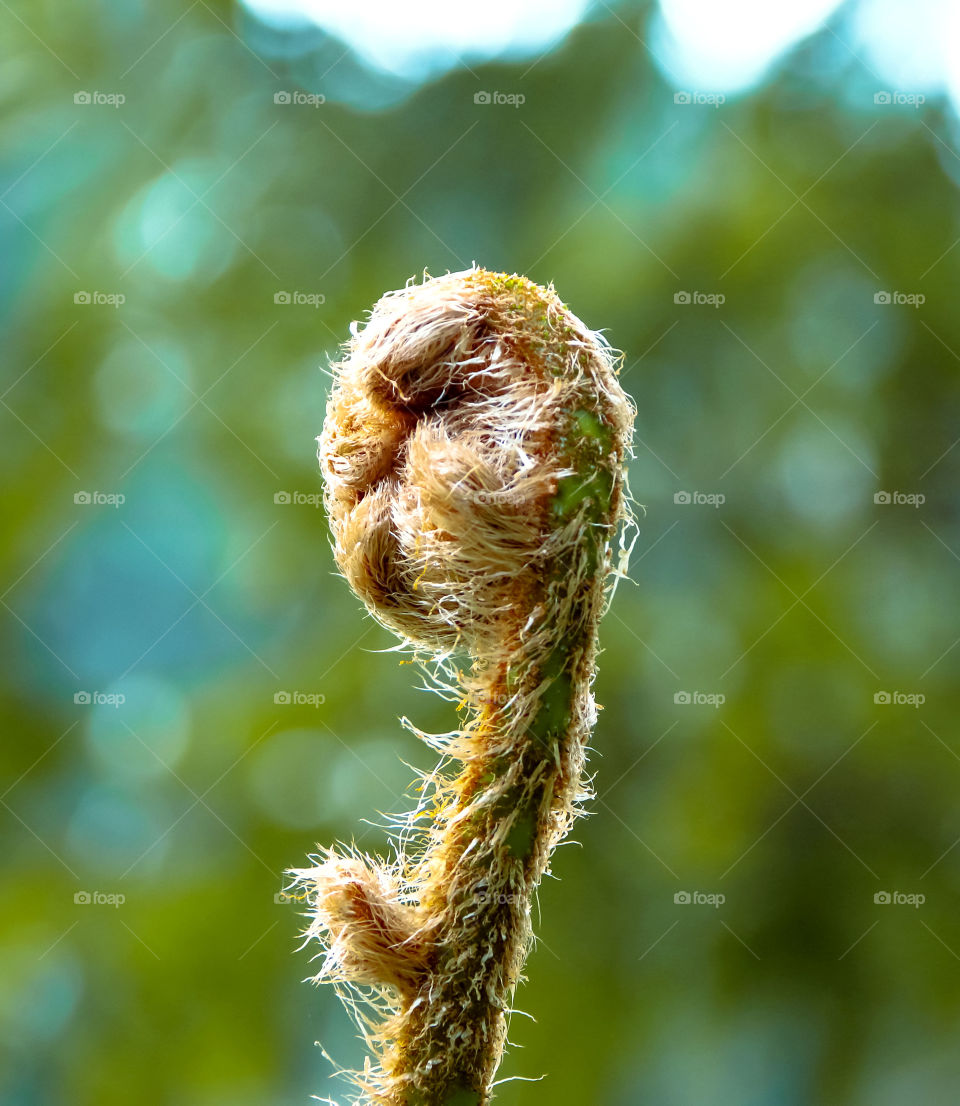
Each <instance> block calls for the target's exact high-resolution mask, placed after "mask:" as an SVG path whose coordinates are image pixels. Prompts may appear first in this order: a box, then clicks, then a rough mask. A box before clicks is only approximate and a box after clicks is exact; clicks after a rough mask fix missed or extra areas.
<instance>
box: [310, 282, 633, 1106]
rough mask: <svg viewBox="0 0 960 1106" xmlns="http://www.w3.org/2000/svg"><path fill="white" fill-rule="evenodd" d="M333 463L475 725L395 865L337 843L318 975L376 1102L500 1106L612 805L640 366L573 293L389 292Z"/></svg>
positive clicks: (435, 288) (379, 588)
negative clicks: (619, 620) (543, 898)
mask: <svg viewBox="0 0 960 1106" xmlns="http://www.w3.org/2000/svg"><path fill="white" fill-rule="evenodd" d="M351 335H352V337H351V339H350V341H349V343H348V345H347V347H346V349H345V352H344V356H343V359H342V360H341V361H340V362H339V363H337V364H335V365H334V366H333V388H332V392H331V395H330V400H329V403H328V407H327V417H326V421H325V423H324V428H323V433H322V434H321V435H320V437H319V450H318V454H319V458H320V464H321V468H322V471H323V476H324V483H325V503H326V507H327V513H328V517H329V521H330V526H331V531H332V534H333V538H334V546H333V548H334V556H335V558H336V560H337V564H338V566H339V568H340V570H341V572H342V573H343V575H344V576H345V577H346V579H347V580H348V582H349V583H350V585H351V587H352V588H353V590H354V591H355V592H356V593H357V595H358V596H359V597H360V598H361V599H362V601H363V602H364V604H365V606H366V608H367V610H368V611H369V612H370V614H371V615H372V616H373V617H374V618H376V619H377V620H378V621H379V622H380V623H382V624H383V625H384V626H386V627H387V628H388V629H390V630H392V631H393V632H394V633H395V634H396V635H397V637H398V639H399V642H398V644H397V645H395V646H393V647H390V648H389V649H387V650H382V651H389V652H392V651H399V652H402V653H404V654H407V655H409V657H410V659H411V660H412V661H414V662H415V663H416V664H417V665H418V668H419V671H420V672H421V674H422V679H423V687H424V689H425V690H432V691H434V692H436V693H438V694H439V695H441V696H442V697H443V698H444V699H446V700H448V701H449V702H451V703H454V704H456V706H457V710H458V711H459V712H465V717H464V720H463V724H462V725H461V726H460V728H459V729H456V730H451V731H448V732H445V733H436V734H434V733H427V732H425V731H423V730H421V729H419V728H418V727H416V726H415V725H414V724H413V723H411V722H410V721H409V720H408V719H403V725H404V727H405V728H406V729H408V730H409V731H410V732H412V733H413V734H415V735H416V737H417V738H418V739H419V740H420V741H421V742H422V743H423V744H425V745H426V746H427V747H428V748H430V749H431V750H433V751H434V752H435V753H436V754H438V757H439V761H438V763H437V765H436V767H435V768H434V769H433V770H431V771H428V772H423V771H416V770H415V777H416V781H417V787H418V793H417V796H416V798H415V800H414V808H413V810H411V811H406V812H402V813H396V814H388V815H384V816H383V817H384V818H385V820H386V827H387V829H388V830H389V832H390V834H391V836H392V839H393V844H394V849H395V852H394V856H393V858H392V859H391V860H384V859H382V858H379V857H371V856H364V855H361V854H360V853H359V852H358V851H357V850H356V849H351V848H349V847H338V848H337V849H336V850H322V851H321V852H320V853H319V854H318V855H317V856H316V857H313V858H311V860H312V867H310V868H306V869H300V870H296V871H294V872H293V873H292V875H293V877H294V880H295V883H296V884H297V886H300V887H303V888H304V889H305V890H306V891H307V894H308V896H309V900H310V907H311V909H310V914H309V925H308V928H307V930H306V932H305V939H306V940H316V941H318V942H319V947H320V952H319V954H318V958H319V960H320V968H319V971H318V973H317V974H316V975H315V976H314V977H313V978H314V980H315V981H317V982H320V981H329V982H331V983H332V984H333V985H334V986H335V987H336V989H337V992H338V994H340V995H341V997H342V998H343V999H344V1002H345V1003H346V1004H347V1006H348V1009H349V1010H350V1012H351V1014H352V1015H353V1017H354V1019H355V1021H356V1023H357V1025H358V1026H359V1027H360V1029H361V1032H362V1033H363V1034H364V1036H365V1037H366V1039H367V1041H368V1043H369V1045H370V1048H371V1052H372V1054H373V1062H368V1063H367V1064H366V1066H365V1067H364V1069H363V1071H360V1072H354V1073H352V1075H351V1076H350V1077H351V1079H352V1080H353V1082H354V1085H355V1087H356V1088H357V1092H358V1101H360V1102H363V1103H369V1104H370V1106H402V1104H406V1103H407V1102H408V1101H411V1100H414V1099H415V1100H416V1101H417V1102H422V1103H423V1104H424V1106H440V1104H441V1103H445V1102H446V1101H447V1097H449V1095H448V1092H450V1094H452V1093H453V1092H454V1091H456V1092H457V1093H459V1091H457V1088H460V1090H461V1091H462V1090H464V1089H465V1088H467V1089H469V1091H470V1093H471V1094H476V1095H477V1096H478V1097H477V1102H479V1103H481V1106H486V1103H487V1102H488V1101H489V1096H490V1094H491V1093H492V1090H491V1088H492V1086H493V1085H494V1084H493V1077H494V1074H495V1071H496V1067H497V1064H498V1063H499V1058H500V1056H501V1054H502V1052H503V1049H504V1047H505V1044H506V1035H507V1031H508V1028H509V1016H510V1012H511V1011H512V1009H513V1005H512V1001H511V999H512V995H513V990H514V988H515V986H516V984H517V982H518V980H519V979H520V978H521V972H522V967H523V963H524V960H525V957H526V954H527V952H528V951H529V948H530V947H531V943H532V940H533V934H532V928H531V921H530V914H531V902H532V898H533V895H534V893H535V891H536V887H537V885H538V883H539V881H540V879H541V878H542V876H543V875H544V874H546V873H547V871H548V866H549V860H550V855H551V853H552V851H553V849H554V847H555V846H556V845H557V844H558V842H559V841H560V840H561V839H562V838H563V837H564V835H565V834H566V833H567V832H568V830H569V828H570V826H571V824H572V822H573V820H574V819H575V818H577V817H579V816H580V815H581V814H582V813H583V804H584V803H585V802H587V801H589V799H590V798H591V797H592V787H591V783H590V781H589V780H588V779H586V778H585V777H584V761H585V755H586V743H587V740H588V737H589V734H590V732H591V730H592V727H593V725H594V723H595V720H596V704H595V702H594V699H593V694H592V691H591V685H592V682H593V678H594V666H595V659H596V655H597V643H596V628H597V624H598V621H599V619H600V617H601V614H602V612H603V610H604V609H605V606H606V605H607V604H608V603H609V602H610V600H611V598H612V595H613V592H614V590H615V588H616V585H617V583H618V581H619V580H620V579H622V578H624V576H625V573H626V569H627V563H628V560H629V555H630V551H631V550H632V548H633V545H634V543H635V541H636V524H635V522H634V519H633V514H632V511H631V503H632V499H631V497H630V495H629V490H628V489H627V488H626V485H625V480H624V472H623V465H624V462H625V460H626V458H627V457H629V456H631V454H632V450H631V443H632V434H633V419H634V415H635V409H634V406H633V404H632V401H631V400H630V399H629V398H628V397H627V396H626V394H625V393H624V391H623V389H622V387H621V386H620V382H619V379H618V373H619V368H620V365H621V363H622V355H620V354H619V353H618V352H617V351H615V350H613V349H612V348H611V347H610V344H609V342H608V341H607V339H606V337H605V336H604V335H603V334H600V333H597V332H595V331H591V330H590V329H589V328H588V327H587V326H586V325H585V324H584V323H583V322H581V321H580V320H579V319H578V318H577V317H576V316H575V315H573V314H572V313H571V312H570V311H569V310H568V309H567V308H566V307H565V305H564V304H563V303H562V302H561V301H560V300H559V298H558V297H557V295H556V293H555V292H554V290H553V288H552V287H549V288H542V287H540V286H538V285H535V284H533V283H532V282H530V281H528V280H526V279H525V278H522V277H517V276H507V275H505V274H498V273H491V272H488V271H486V270H484V269H481V268H479V267H478V266H476V265H474V266H473V267H471V268H470V269H467V270H464V271H463V272H458V273H448V274H446V275H445V276H441V277H436V278H430V277H428V276H427V275H426V274H425V275H424V279H423V281H422V282H420V283H418V282H416V281H410V282H408V283H407V284H406V286H405V287H403V288H400V289H397V290H396V291H392V292H388V293H387V294H386V295H384V296H383V297H382V298H381V299H380V300H379V302H378V303H377V304H376V305H375V307H374V308H373V310H372V311H371V312H370V313H369V315H368V317H367V320H366V322H365V323H364V324H362V325H361V324H356V325H354V326H353V327H351Z"/></svg>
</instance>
